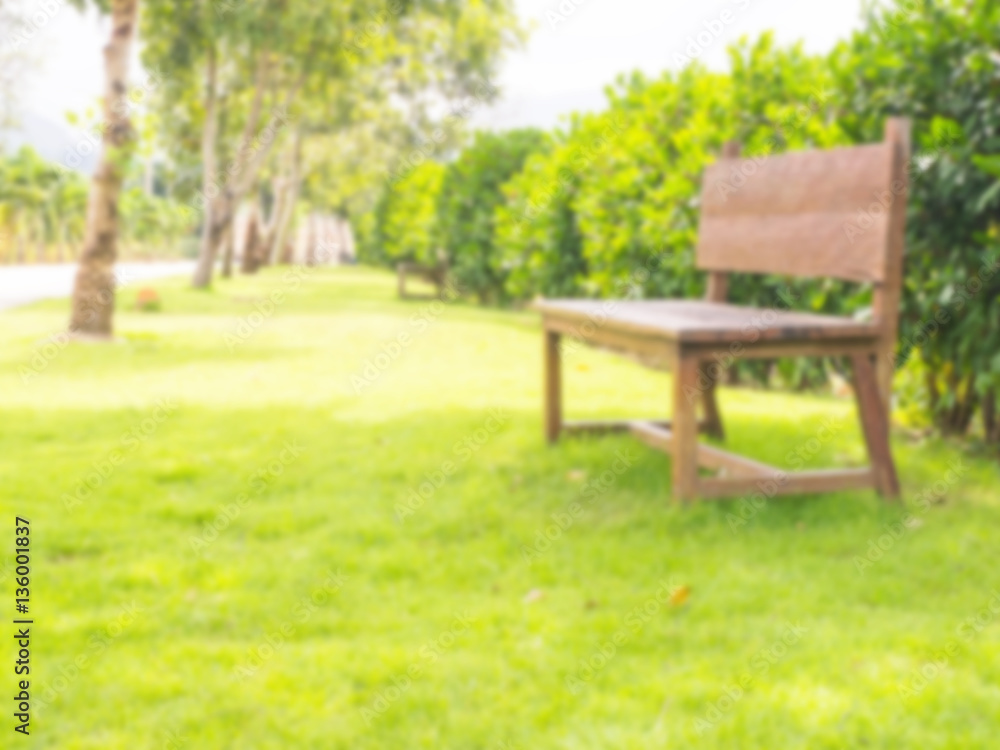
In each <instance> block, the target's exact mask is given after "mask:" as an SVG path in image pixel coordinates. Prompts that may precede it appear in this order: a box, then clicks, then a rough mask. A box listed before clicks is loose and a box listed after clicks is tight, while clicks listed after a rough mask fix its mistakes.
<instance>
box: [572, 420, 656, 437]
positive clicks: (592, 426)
mask: <svg viewBox="0 0 1000 750" xmlns="http://www.w3.org/2000/svg"><path fill="white" fill-rule="evenodd" d="M636 424H650V425H653V426H655V427H660V428H662V429H665V430H669V429H670V425H671V423H670V420H668V419H577V420H570V421H567V422H564V423H563V432H565V433H566V434H568V435H569V434H577V435H579V434H584V435H588V434H589V435H601V434H606V433H609V432H611V433H614V432H630V431H632V429H633V426H634V425H636Z"/></svg>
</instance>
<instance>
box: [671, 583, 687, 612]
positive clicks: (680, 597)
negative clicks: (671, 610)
mask: <svg viewBox="0 0 1000 750" xmlns="http://www.w3.org/2000/svg"><path fill="white" fill-rule="evenodd" d="M690 596H691V589H690V588H689V587H688V586H678V587H677V588H675V589H674V590H673V591H671V592H670V606H671V607H680V606H681V605H682V604H684V603H685V602H687V600H688V597H690Z"/></svg>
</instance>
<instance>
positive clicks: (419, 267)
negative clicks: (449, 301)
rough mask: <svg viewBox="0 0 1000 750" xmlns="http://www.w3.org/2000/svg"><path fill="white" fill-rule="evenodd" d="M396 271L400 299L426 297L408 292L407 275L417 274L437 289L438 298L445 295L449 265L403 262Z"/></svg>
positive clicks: (397, 266) (416, 275) (436, 295)
mask: <svg viewBox="0 0 1000 750" xmlns="http://www.w3.org/2000/svg"><path fill="white" fill-rule="evenodd" d="M396 273H397V274H398V276H399V298H400V299H424V298H426V296H427V295H420V294H407V292H406V277H407V276H415V277H417V278H418V279H422V280H423V281H426V282H427V283H428V284H431V285H433V286H434V288H435V289H437V293H436V294H435V295H434V296H435V297H436V298H441V297H443V296H444V290H445V284H446V283H447V280H448V266H447V265H445V264H440V265H437V266H428V265H426V264H423V263H412V262H403V263H399V264H397V265H396Z"/></svg>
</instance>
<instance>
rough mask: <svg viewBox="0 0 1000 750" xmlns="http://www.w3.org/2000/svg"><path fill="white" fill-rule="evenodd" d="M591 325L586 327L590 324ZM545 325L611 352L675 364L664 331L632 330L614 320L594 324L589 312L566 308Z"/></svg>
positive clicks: (545, 318) (549, 329)
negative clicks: (565, 311)
mask: <svg viewBox="0 0 1000 750" xmlns="http://www.w3.org/2000/svg"><path fill="white" fill-rule="evenodd" d="M588 323H590V324H591V325H590V326H589V327H587V324H588ZM543 325H544V326H545V329H546V330H548V331H553V332H556V333H560V334H562V335H564V336H569V337H572V338H575V339H580V340H581V341H585V342H586V343H588V344H590V345H592V346H600V347H603V348H605V349H609V350H611V351H617V352H622V353H630V352H632V353H636V354H639V355H643V356H648V357H655V358H657V359H660V360H663V361H664V362H665V363H666V365H667V366H670V364H672V363H673V357H672V355H671V353H670V350H671V347H670V346H669V344H667V343H666V342H668V341H669V340H670V339H669V338H668V337H667V336H666V335H664V334H663V333H662V332H657V331H652V330H647V331H643V330H642V329H641V328H637V329H629V328H627V327H622V326H620V325H618V324H617V323H616V322H613V321H606V322H604V323H602V324H601V325H594V324H593V322H592V321H591V320H590V318H589V316H588V315H587V314H586V312H581V313H576V312H574V311H567V314H565V315H555V314H552V315H550V314H546V315H545V317H544V319H543Z"/></svg>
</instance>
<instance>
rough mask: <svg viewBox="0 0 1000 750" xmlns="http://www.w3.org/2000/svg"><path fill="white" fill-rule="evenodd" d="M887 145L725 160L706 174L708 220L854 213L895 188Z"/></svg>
mask: <svg viewBox="0 0 1000 750" xmlns="http://www.w3.org/2000/svg"><path fill="white" fill-rule="evenodd" d="M889 159H890V149H889V148H888V146H887V145H886V144H885V143H875V144H869V145H864V146H849V147H847V148H834V149H825V150H811V151H794V152H791V153H787V154H778V155H775V156H767V157H763V158H761V157H756V158H745V159H720V160H719V161H718V162H716V163H715V164H713V165H711V166H710V167H708V169H706V170H705V177H704V182H703V189H702V209H701V210H702V215H703V216H706V217H708V216H712V217H715V216H727V217H733V216H764V215H768V214H799V213H818V212H832V213H853V212H856V211H857V210H858V209H859V208H862V207H867V206H868V204H869V203H871V202H872V201H873V200H875V197H876V194H877V193H878V192H879V191H882V190H885V189H886V188H888V187H889V183H890V176H889V174H890V172H889V170H890V163H889Z"/></svg>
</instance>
